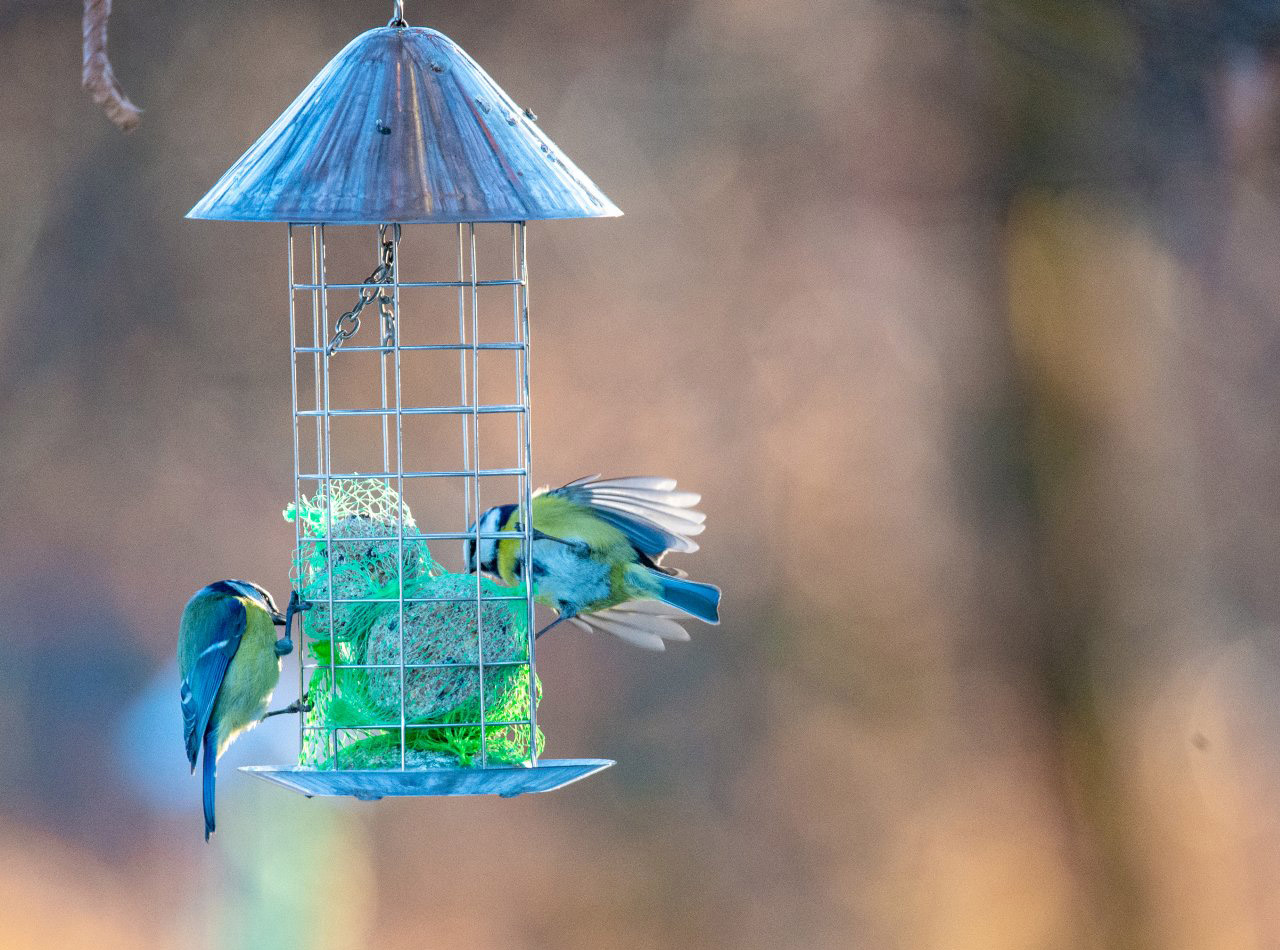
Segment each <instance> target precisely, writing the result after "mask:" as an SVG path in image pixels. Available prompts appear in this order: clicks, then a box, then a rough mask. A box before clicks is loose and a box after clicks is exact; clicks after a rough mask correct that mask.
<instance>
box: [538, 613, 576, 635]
mask: <svg viewBox="0 0 1280 950" xmlns="http://www.w3.org/2000/svg"><path fill="white" fill-rule="evenodd" d="M572 616H573V614H561V615H560V616H559V617H557V618H556V619H555V620H553V621H551V623H549V624H547V625H546V626H545V627H543V628H542V629H541V630H539V631H538V632H537V633H535V634H534V635H533V639H535V640H536V639H538V638H539V637H540V636H542V635H543V634H544V633H546V632H547V631H548V630H550V629H551V628H552V627H554V626H556V625H557V624H561V623H564V622H565V621H566V620H568V619H569V618H570V617H572Z"/></svg>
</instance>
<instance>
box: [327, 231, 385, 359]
mask: <svg viewBox="0 0 1280 950" xmlns="http://www.w3.org/2000/svg"><path fill="white" fill-rule="evenodd" d="M399 232H400V226H399V225H396V236H397V237H399ZM378 240H379V241H380V242H381V243H382V261H381V263H379V264H378V266H377V267H375V268H374V270H373V273H372V274H370V275H369V277H368V279H367V280H365V281H364V283H365V284H373V285H375V286H366V287H362V288H360V296H359V298H358V299H357V300H356V303H355V306H354V307H352V308H351V309H350V310H348V311H347V312H346V313H344V314H343V315H342V316H340V317H339V318H338V319H337V320H336V321H334V324H333V339H331V340H330V341H329V345H328V346H326V347H325V348H324V352H325V355H326V356H333V355H334V354H335V353H337V352H338V349H339V348H340V347H341V346H342V344H343V343H345V342H347V340H349V339H351V338H352V337H353V336H355V335H356V334H357V333H358V332H359V331H360V312H361V311H362V310H364V308H365V307H367V306H368V305H369V304H371V303H373V301H374V298H375V297H376V298H377V300H378V311H379V313H380V314H381V316H382V345H383V346H384V347H386V348H388V349H390V348H391V347H393V346H395V342H396V314H395V307H394V304H393V302H392V300H391V295H390V294H389V293H387V286H388V285H389V284H391V283H392V281H394V279H395V244H394V242H393V241H388V240H387V226H386V225H385V224H383V225H380V226H379V227H378Z"/></svg>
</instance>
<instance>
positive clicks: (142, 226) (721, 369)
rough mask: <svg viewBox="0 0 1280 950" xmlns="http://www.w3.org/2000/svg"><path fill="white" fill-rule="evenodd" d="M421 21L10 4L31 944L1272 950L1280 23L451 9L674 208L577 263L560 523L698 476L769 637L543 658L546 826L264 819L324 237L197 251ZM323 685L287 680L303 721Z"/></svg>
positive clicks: (1147, 12) (1277, 905)
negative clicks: (382, 47) (281, 611)
mask: <svg viewBox="0 0 1280 950" xmlns="http://www.w3.org/2000/svg"><path fill="white" fill-rule="evenodd" d="M387 6H388V5H387V4H383V3H373V2H366V0H359V2H352V0H311V2H308V3H301V2H298V0H271V2H249V0H204V2H201V3H184V4H175V3H172V2H160V0H118V3H117V10H116V13H115V15H114V17H113V19H112V22H111V44H112V45H111V50H112V57H113V61H114V65H115V67H116V71H117V74H118V75H119V77H120V78H121V81H122V82H123V84H124V86H125V89H126V91H127V92H128V93H129V94H130V96H131V97H132V98H133V99H134V100H135V101H137V102H138V103H139V104H140V105H142V106H143V107H144V108H145V109H146V113H145V116H144V119H143V123H142V126H141V128H140V129H139V130H138V131H137V132H136V133H134V134H133V135H130V136H124V135H122V134H120V133H119V132H118V131H117V130H116V129H114V128H113V127H111V126H110V125H109V124H108V123H107V121H106V120H105V119H104V118H103V116H102V115H101V114H100V113H99V112H98V111H97V110H96V109H95V108H94V107H93V106H92V105H91V104H90V103H89V102H88V100H87V97H86V96H84V95H83V94H82V92H81V91H80V89H79V86H78V79H79V29H80V22H79V10H78V9H77V8H76V6H75V5H74V4H52V3H48V2H35V0H0V90H2V92H0V291H3V292H2V293H0V485H2V486H3V492H4V497H5V498H6V499H7V501H6V502H5V504H4V506H3V510H2V511H0V946H4V947H6V948H8V947H18V948H28V947H30V948H47V947H95V948H102V950H112V948H140V947H202V948H203V947H208V948H231V947H235V948H239V947H272V948H292V947H299V948H302V947H306V948H309V950H317V948H336V950H354V948H364V947H368V948H406V950H409V948H436V947H444V948H477V950H483V948H499V947H501V948H504V950H506V948H526V947H527V948H557V950H577V948H581V950H588V948H591V950H597V948H612V947H618V948H677V947H678V948H684V947H709V948H720V947H723V948H761V950H765V948H767V950H778V948H850V947H859V948H873V950H880V948H885V950H896V948H903V950H932V948H937V950H1033V948H1034V950H1039V948H1043V950H1074V948H1089V950H1091V948H1099V950H1101V948H1124V950H1130V948H1133V950H1157V948H1159V950H1166V948H1167V950H1184V948H1185V950H1254V948H1274V947H1280V901H1278V899H1277V894H1280V817H1278V816H1280V709H1278V708H1277V705H1278V704H1277V701H1276V696H1277V695H1278V694H1280V655H1278V654H1277V636H1278V633H1280V631H1278V629H1277V623H1278V621H1280V591H1278V590H1277V584H1276V572H1277V563H1278V555H1280V500H1278V496H1280V451H1278V449H1280V445H1278V444H1277V432H1280V373H1278V372H1277V364H1278V362H1280V322H1278V320H1277V318H1278V317H1280V269H1278V268H1277V266H1276V259H1277V251H1278V239H1280V176H1278V174H1277V172H1278V171H1280V169H1278V167H1277V148H1278V146H1280V71H1278V68H1277V67H1278V61H1277V58H1276V55H1275V54H1276V49H1277V44H1278V43H1280V13H1278V12H1277V10H1276V6H1275V4H1273V3H1267V2H1262V0H1235V2H1216V3H1215V2H1209V0H1200V2H1197V0H1181V2H1155V0H1124V2H1122V0H1021V2H1019V0H972V2H963V0H956V2H944V0H937V2H925V0H920V2H910V0H900V2H886V0H810V2H808V3H805V4H785V3H777V2H768V0H695V2H634V0H595V2H592V3H586V2H581V0H529V2H524V3H495V2H489V0H476V2H472V3H467V4H459V3H447V4H431V5H425V4H420V3H418V2H417V0H410V2H409V3H408V4H407V7H408V11H407V13H408V17H409V19H410V21H411V22H414V23H426V24H427V25H430V26H433V27H436V28H438V29H440V30H442V31H444V32H445V33H447V34H449V35H450V36H452V37H453V38H454V39H456V40H457V41H458V42H459V43H460V44H462V45H463V47H464V48H466V49H467V50H468V51H469V52H470V53H471V54H472V55H473V56H474V57H476V58H477V59H478V60H479V61H480V62H481V63H482V64H483V65H485V66H486V67H487V68H488V70H489V71H490V72H491V73H492V74H493V75H494V77H495V78H496V79H497V80H498V81H499V82H500V83H501V84H502V85H503V86H504V87H505V88H506V89H507V90H508V91H509V92H511V93H512V95H513V96H514V97H515V98H516V99H517V101H520V102H521V103H526V104H528V105H530V106H532V107H533V108H534V109H535V111H536V112H538V113H539V116H540V121H541V125H542V127H543V128H544V129H545V130H546V131H547V132H548V133H549V134H550V135H551V136H552V137H553V138H554V139H555V140H556V141H557V143H558V144H560V145H561V147H562V148H564V149H565V151H566V152H567V153H568V154H569V155H571V156H572V157H573V158H574V159H575V160H576V161H577V163H578V164H579V165H580V166H581V167H582V168H583V169H584V170H585V171H586V172H587V173H588V174H589V175H591V176H592V177H593V178H594V179H595V180H596V181H597V183H598V184H600V186H601V187H602V188H603V189H604V190H605V191H606V193H608V194H609V195H610V196H611V197H612V198H613V199H614V200H615V201H616V202H617V203H618V204H619V205H620V206H621V207H622V208H624V209H625V210H626V212H627V216H626V217H624V218H622V219H620V220H617V221H605V222H601V221H590V222H568V223H559V224H547V225H538V226H535V227H533V228H531V232H530V241H531V246H530V261H531V267H532V270H533V275H534V296H533V304H534V308H533V324H534V337H535V340H536V344H535V348H534V367H533V368H534V400H535V416H534V419H535V423H534V427H535V472H536V475H537V478H538V481H539V482H544V481H545V482H555V483H558V482H561V481H565V480H568V479H570V478H573V477H576V476H578V475H581V474H584V473H588V472H594V471H600V470H604V471H606V472H608V473H614V474H628V473H641V472H655V473H661V474H669V475H672V476H675V477H678V478H679V479H680V481H681V483H682V485H685V486H688V487H690V488H694V489H697V490H700V491H702V492H703V493H704V495H705V499H704V501H705V504H704V508H705V510H706V511H707V512H708V514H709V525H710V530H709V531H708V532H707V534H706V535H705V536H704V538H703V541H704V544H703V550H702V551H701V552H700V553H699V554H697V555H696V556H695V558H687V559H685V560H684V561H683V562H682V564H683V566H685V567H687V568H691V569H693V570H695V572H696V574H697V575H698V576H699V577H701V578H704V579H707V580H713V581H715V582H717V583H719V584H720V585H721V586H722V587H723V588H724V592H725V594H724V598H725V600H724V623H723V625H722V626H720V627H718V628H714V629H711V628H700V629H697V630H696V631H695V636H694V639H693V642H692V643H690V644H682V645H677V647H676V648H674V649H672V650H671V651H669V652H668V653H666V654H647V653H642V652H640V651H636V650H632V649H629V648H628V647H626V646H625V645H623V644H621V643H618V642H614V641H612V640H604V639H594V638H590V637H587V636H585V635H577V634H576V633H575V632H573V631H568V632H567V633H566V635H563V636H556V637H554V638H548V640H547V642H546V649H545V650H544V651H540V661H541V662H540V671H541V672H542V674H543V676H544V680H545V684H546V700H545V702H544V704H543V713H542V715H543V722H544V725H545V727H546V730H547V732H548V736H549V745H548V753H549V754H552V755H560V756H575V755H603V756H610V757H615V758H617V760H618V765H617V766H616V767H615V768H613V769H612V770H610V771H609V772H606V773H604V774H602V775H600V776H598V777H596V778H594V779H591V780H589V781H586V782H583V783H580V784H578V785H575V786H573V787H571V788H569V789H566V790H564V791H561V792H558V793H555V794H552V795H544V796H534V797H529V798H525V799H518V800H514V801H509V802H504V801H489V800H459V801H450V800H422V801H405V802H382V803H378V804H357V803H350V804H345V803H340V802H327V801H321V800H314V801H305V800H303V799H301V798H299V797H295V796H292V795H290V794H289V793H287V792H285V791H282V790H278V789H275V788H272V787H268V786H267V785H265V784H264V783H258V782H255V781H254V780H252V779H249V778H246V777H244V776H241V775H239V774H237V773H235V771H234V769H233V766H234V765H236V764H239V763H241V762H245V761H264V760H272V759H275V760H280V759H283V758H284V757H286V756H287V755H288V754H289V753H290V751H291V750H292V748H293V745H292V743H293V742H294V740H295V736H294V733H293V731H292V728H291V727H290V726H289V725H288V724H286V723H283V722H281V721H280V720H274V721H273V722H272V724H270V725H268V726H265V727H263V728H262V729H259V730H257V732H256V733H254V734H253V736H252V738H251V739H246V740H245V742H244V743H242V745H241V746H240V747H239V748H238V749H237V750H236V752H234V753H233V754H232V755H231V756H229V757H228V759H227V760H225V761H226V764H225V765H224V767H223V769H222V770H221V773H222V781H221V783H220V806H221V807H220V819H221V820H220V827H219V834H218V835H217V836H216V837H215V839H214V843H213V844H211V845H209V846H206V845H205V844H204V842H203V841H202V840H201V835H200V818H199V805H198V797H199V790H198V782H197V780H195V779H192V778H190V777H188V776H187V775H186V774H185V768H184V767H183V766H184V763H183V761H182V759H183V756H182V751H181V748H180V740H179V738H178V736H179V730H180V727H179V725H178V723H179V717H178V705H177V683H176V676H175V674H174V672H173V659H172V655H173V650H174V639H175V632H176V627H177V620H178V615H179V612H180V610H181V607H182V604H183V603H184V602H185V599H186V598H187V597H188V596H189V594H190V593H191V592H192V591H193V590H195V589H196V588H197V587H199V586H200V585H202V584H203V583H205V582H207V581H209V580H212V579H214V578H219V577H224V576H247V577H252V578H255V579H257V580H260V581H261V582H263V583H265V584H267V585H268V586H269V587H271V588H273V589H275V590H284V589H286V588H287V583H288V582H287V569H288V563H289V556H290V548H291V544H292V529H291V528H290V527H289V526H288V525H287V524H286V523H285V522H284V521H283V520H282V519H281V517H280V511H281V508H282V507H283V505H284V503H285V502H287V501H288V500H289V499H290V495H291V491H292V489H291V485H290V466H291V456H290V449H289V422H288V405H289V396H288V351H287V346H288V336H287V332H288V331H287V316H286V311H285V302H286V295H285V271H284V265H285V262H284V241H283V237H282V234H281V233H280V230H281V229H278V228H273V227H270V226H249V225H245V226H236V225H230V224H212V223H195V222H188V221H184V220H182V215H183V214H184V213H185V212H186V210H187V209H188V208H189V207H190V206H191V205H192V204H193V203H194V202H195V201H196V199H197V198H199V197H200V195H201V194H203V192H204V191H205V189H206V188H207V187H208V186H209V185H210V184H212V182H213V181H214V180H215V179H216V178H217V177H218V175H220V174H221V172H222V171H223V170H224V169H225V168H226V167H227V166H228V165H229V164H230V163H231V162H232V161H233V160H234V159H235V158H236V157H237V156H238V155H239V154H240V153H241V152H242V151H243V149H244V148H245V147H247V145H248V144H249V143H250V142H251V141H252V140H253V139H254V138H256V136H257V135H258V134H259V133H260V132H261V131H262V130H263V129H265V128H266V126H267V125H268V124H269V123H270V122H271V121H272V120H273V119H274V118H275V116H276V115H278V114H279V112H280V111H281V110H282V109H283V108H284V107H285V106H286V105H287V104H288V103H289V101H291V99H292V98H293V97H294V95H295V94H296V93H297V92H298V91H299V90H300V89H301V88H302V86H303V85H305V83H306V82H307V81H308V80H309V79H310V78H311V76H312V75H314V74H315V73H316V72H317V71H318V70H319V69H320V68H321V67H322V66H323V65H324V63H325V62H327V60H328V59H329V58H330V57H331V56H332V55H333V54H334V53H335V52H336V51H337V50H338V49H339V48H341V47H342V46H343V45H344V44H345V43H346V42H347V40H348V39H350V38H351V37H352V36H354V35H355V34H356V33H357V32H359V31H361V30H364V29H366V28H368V27H370V26H374V25H379V24H381V23H383V22H385V21H386V18H387V16H388V15H389V11H388V9H387ZM285 679H286V682H288V681H289V679H290V677H286V678H285Z"/></svg>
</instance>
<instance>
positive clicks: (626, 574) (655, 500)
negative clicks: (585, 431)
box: [466, 475, 720, 650]
mask: <svg viewBox="0 0 1280 950" xmlns="http://www.w3.org/2000/svg"><path fill="white" fill-rule="evenodd" d="M675 488H676V483H675V481H674V480H673V479H669V478H655V477H651V476H637V477H631V478H613V479H608V480H604V481H601V480H600V477H599V476H598V475H592V476H588V477H586V478H580V479H578V480H577V481H573V482H570V483H569V484H567V485H565V486H564V487H563V488H557V489H555V490H554V491H548V490H547V489H546V488H541V489H539V490H538V491H537V492H535V493H534V495H533V500H532V505H531V508H532V513H533V532H532V533H533V556H532V558H531V562H532V573H533V590H534V599H535V600H536V601H537V602H538V603H540V604H544V605H546V606H548V607H553V608H554V609H555V610H556V611H557V612H558V613H559V618H558V619H557V620H556V621H555V623H553V624H551V625H549V626H548V627H546V628H545V629H543V630H541V631H539V633H538V636H541V635H542V634H543V633H546V632H547V630H549V629H551V627H553V626H555V625H556V624H558V623H560V622H562V621H565V620H568V621H570V622H571V623H573V624H574V625H575V626H578V627H581V628H583V629H586V630H591V629H593V628H594V629H596V630H601V631H604V632H607V633H611V634H613V635H615V636H617V637H619V638H621V639H623V640H625V641H627V642H628V643H631V644H634V645H635V646H639V647H644V648H646V649H650V650H662V649H665V641H667V640H688V639H689V634H688V633H687V632H686V631H685V629H684V628H683V627H682V626H681V625H680V623H679V622H678V621H679V620H681V619H683V618H686V617H696V618H697V619H699V620H702V621H704V622H706V623H711V624H716V623H719V622H720V589H719V588H718V587H714V586H712V585H711V584H699V583H696V582H694V581H690V580H687V579H686V578H685V576H684V574H683V572H680V571H676V570H673V569H671V568H667V567H663V566H662V557H663V555H665V554H666V553H667V552H668V551H677V552H681V553H688V552H692V551H696V550H698V545H697V543H696V542H695V541H694V540H693V538H694V536H695V535H699V534H701V533H702V532H703V530H704V529H705V525H704V524H703V522H704V521H705V520H706V515H704V514H703V513H702V512H700V511H694V510H692V509H693V506H694V505H696V504H697V503H698V501H699V500H700V498H701V496H699V495H696V494H694V493H692V492H679V491H676V490H675ZM519 521H520V515H519V509H518V506H516V505H501V506H498V507H496V508H490V509H489V510H488V511H486V512H485V513H484V514H483V515H481V516H480V520H479V522H478V525H472V528H471V530H472V532H473V533H474V532H476V531H477V530H478V532H479V533H480V534H481V535H484V534H493V533H497V532H510V531H519V530H520V523H519ZM521 545H522V542H521V541H520V540H518V539H512V538H501V539H499V538H484V537H481V538H480V540H479V554H478V557H477V552H476V551H475V550H474V545H473V542H472V541H467V542H466V558H467V569H468V570H470V571H473V572H474V571H475V570H476V568H477V566H478V567H479V569H480V570H482V571H485V572H486V573H489V574H493V575H496V576H497V577H499V578H501V579H502V581H503V582H504V583H507V584H515V583H517V582H518V581H520V580H521V579H522V574H523V570H524V557H523V556H522V551H521Z"/></svg>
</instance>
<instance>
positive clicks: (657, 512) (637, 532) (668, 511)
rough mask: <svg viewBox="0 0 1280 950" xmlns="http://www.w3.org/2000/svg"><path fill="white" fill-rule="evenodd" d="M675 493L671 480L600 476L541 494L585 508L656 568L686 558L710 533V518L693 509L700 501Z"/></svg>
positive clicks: (674, 483) (697, 498)
mask: <svg viewBox="0 0 1280 950" xmlns="http://www.w3.org/2000/svg"><path fill="white" fill-rule="evenodd" d="M675 488H676V482H675V479H673V478H658V477H655V476H651V475H636V476H631V477H629V478H609V479H605V480H604V481H601V480H600V476H599V475H588V476H587V477H586V478H579V479H578V480H577V481H573V482H570V483H569V484H568V485H565V486H564V487H563V488H557V489H555V490H553V491H549V492H546V491H539V492H538V494H548V495H554V496H557V497H560V498H564V499H566V500H567V501H571V502H574V503H575V504H580V505H586V506H587V507H589V508H591V509H592V511H593V512H594V513H595V514H596V515H597V516H598V517H599V518H601V519H602V520H604V521H607V522H608V523H609V524H611V525H613V526H614V527H615V528H617V529H618V530H619V531H621V532H622V533H623V534H624V535H626V537H627V540H628V541H630V542H631V544H632V545H633V546H634V547H635V549H636V550H637V551H640V552H641V553H643V554H644V555H645V556H646V557H649V558H651V559H652V560H653V561H654V562H655V563H656V562H657V561H658V559H659V558H661V557H662V555H663V554H665V553H666V552H667V551H678V552H680V553H686V554H687V553H692V552H693V551H696V550H698V543H697V542H696V541H694V540H693V538H694V537H695V536H696V535H699V534H702V532H703V531H705V530H706V525H704V524H703V522H704V521H706V520H707V516H706V515H705V514H703V513H702V512H701V511H695V510H694V509H693V506H694V505H696V504H697V503H698V502H699V501H700V500H701V498H702V496H701V495H698V494H695V493H694V492H682V491H676V490H675Z"/></svg>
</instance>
